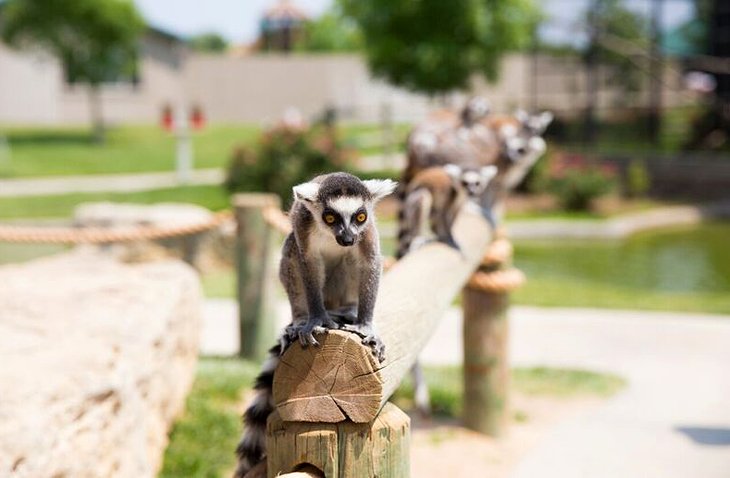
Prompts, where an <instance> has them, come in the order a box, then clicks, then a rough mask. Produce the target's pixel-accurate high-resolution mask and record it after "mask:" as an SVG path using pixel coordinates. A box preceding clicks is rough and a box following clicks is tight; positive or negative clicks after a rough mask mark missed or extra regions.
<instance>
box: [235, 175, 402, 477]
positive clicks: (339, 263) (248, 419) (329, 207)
mask: <svg viewBox="0 0 730 478" xmlns="http://www.w3.org/2000/svg"><path fill="white" fill-rule="evenodd" d="M395 187H396V183H395V182H394V181H391V180H388V179H386V180H366V181H361V180H360V179H358V178H356V177H355V176H352V175H350V174H347V173H332V174H326V175H322V176H318V177H316V178H314V179H312V180H311V181H310V182H307V183H304V184H300V185H298V186H295V187H294V190H293V192H294V204H293V205H292V207H291V210H290V213H289V217H290V219H291V221H292V233H291V234H289V236H288V237H287V238H286V241H285V242H284V248H283V251H282V258H281V263H280V268H279V278H280V279H281V282H282V284H283V285H284V289H285V290H286V293H287V296H288V297H289V303H290V304H291V311H292V321H291V323H290V324H289V325H288V326H287V327H286V329H285V330H284V333H283V334H282V336H281V339H280V342H279V344H278V345H276V346H275V347H273V348H272V349H271V350H270V356H269V359H268V360H267V361H266V363H265V364H264V366H263V368H262V371H261V373H260V374H259V376H258V378H257V379H256V383H255V385H254V389H255V390H256V397H255V398H254V400H253V402H252V403H251V405H250V406H249V407H248V409H247V410H246V411H245V413H244V415H243V421H244V424H245V426H244V431H243V436H242V437H241V441H240V443H239V444H238V447H237V449H236V453H237V454H238V457H239V462H238V468H237V470H236V473H235V477H236V478H242V477H243V476H244V475H245V474H246V473H247V472H248V471H249V470H250V469H251V468H253V467H254V466H255V465H257V464H258V463H259V462H261V461H263V460H264V458H265V455H266V450H265V432H266V419H267V418H268V416H269V414H270V413H271V412H272V411H273V409H274V404H273V398H272V396H271V389H272V384H273V376H274V370H275V369H276V366H277V364H278V362H279V356H280V355H281V353H283V352H284V350H285V349H286V347H287V346H288V345H289V344H290V343H291V342H293V341H295V340H299V341H300V343H301V344H302V345H303V346H310V345H314V346H316V345H319V343H318V342H317V340H316V339H315V337H314V334H318V333H323V332H326V330H327V329H343V330H347V331H350V332H354V333H356V334H358V335H359V336H360V337H361V338H362V342H363V343H364V344H366V345H368V346H370V347H371V348H372V350H373V354H374V355H375V356H376V357H377V358H378V360H379V361H381V362H382V361H383V360H384V359H385V348H384V346H383V343H382V342H381V341H380V339H379V338H378V337H377V335H376V334H375V331H374V330H373V309H374V307H375V299H376V295H377V292H378V284H379V282H380V275H381V272H382V260H381V255H380V240H379V238H378V231H377V229H376V227H375V215H374V206H375V203H376V202H377V201H379V200H380V199H382V198H383V197H385V196H387V195H388V194H390V193H391V192H392V191H393V190H394V189H395Z"/></svg>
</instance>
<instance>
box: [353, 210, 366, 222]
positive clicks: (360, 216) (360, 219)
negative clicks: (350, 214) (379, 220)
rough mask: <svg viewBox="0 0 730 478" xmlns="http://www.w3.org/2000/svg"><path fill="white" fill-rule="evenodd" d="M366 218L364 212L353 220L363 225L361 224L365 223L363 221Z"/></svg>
mask: <svg viewBox="0 0 730 478" xmlns="http://www.w3.org/2000/svg"><path fill="white" fill-rule="evenodd" d="M367 218H368V216H367V214H365V213H364V212H361V213H360V214H358V215H357V216H356V217H355V220H356V221H357V222H359V223H363V222H365V219H367Z"/></svg>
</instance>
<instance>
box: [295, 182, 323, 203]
mask: <svg viewBox="0 0 730 478" xmlns="http://www.w3.org/2000/svg"><path fill="white" fill-rule="evenodd" d="M292 191H294V199H296V200H298V201H307V202H314V201H315V199H317V193H318V192H319V183H302V184H299V185H297V186H294V187H293V188H292Z"/></svg>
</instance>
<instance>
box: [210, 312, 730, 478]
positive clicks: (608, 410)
mask: <svg viewBox="0 0 730 478" xmlns="http://www.w3.org/2000/svg"><path fill="white" fill-rule="evenodd" d="M279 319H280V321H285V320H286V306H285V304H283V305H282V307H281V309H280V317H279ZM511 319H512V335H511V344H510V350H511V354H510V355H511V359H512V362H513V363H514V364H516V365H522V366H525V365H548V366H556V367H571V368H584V369H590V370H598V371H605V372H612V373H615V374H618V375H620V376H622V377H624V378H625V379H626V380H627V381H628V386H627V388H626V389H625V390H624V391H623V392H621V393H619V394H618V395H616V396H615V397H613V398H611V399H609V400H607V401H606V402H605V403H604V404H602V405H601V406H599V407H596V408H591V409H590V410H589V411H587V412H585V413H583V414H581V415H579V416H575V417H572V418H569V419H567V421H564V422H562V423H559V424H558V425H557V426H556V427H555V428H554V429H553V430H551V431H550V432H549V434H548V435H547V436H546V437H544V438H543V439H542V440H541V442H540V443H539V444H538V445H537V446H536V448H535V449H533V450H532V452H530V453H529V454H528V455H527V456H526V458H525V459H524V460H523V461H522V462H521V464H520V465H519V466H518V468H517V469H516V471H515V473H514V475H513V476H514V477H515V478H534V477H541V478H542V477H548V478H550V477H560V478H573V477H587V478H602V477H606V478H608V477H610V478H619V477H620V478H633V477H637V478H639V477H641V478H645V477H657V478H695V477H697V478H728V477H730V317H722V316H711V315H700V314H677V313H669V312H643V311H642V312H636V311H617V310H594V309H557V308H556V309H543V308H534V307H513V309H512V312H511ZM205 324H206V326H205V332H204V340H203V349H204V351H207V352H209V353H216V354H229V353H234V352H235V350H237V343H236V342H237V339H236V338H235V305H234V304H233V302H232V301H209V302H208V303H207V305H206V320H205ZM460 336H461V317H460V314H459V311H458V310H457V309H452V310H451V311H450V312H449V313H448V315H447V316H446V317H445V318H444V320H443V321H442V323H441V324H440V326H439V329H438V330H437V332H436V334H435V335H434V338H433V339H432V340H431V343H429V345H428V346H427V347H426V349H425V351H424V353H423V359H424V362H426V363H431V364H455V363H459V362H460V359H461V338H460Z"/></svg>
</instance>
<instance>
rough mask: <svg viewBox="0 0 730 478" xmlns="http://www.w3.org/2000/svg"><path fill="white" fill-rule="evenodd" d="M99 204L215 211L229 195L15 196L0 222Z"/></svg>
mask: <svg viewBox="0 0 730 478" xmlns="http://www.w3.org/2000/svg"><path fill="white" fill-rule="evenodd" d="M97 201H112V202H127V203H141V204H152V203H158V202H185V203H192V204H198V205H200V206H203V207H206V208H208V209H210V210H213V211H218V210H221V209H226V208H228V207H229V205H230V199H229V196H228V193H227V192H225V191H224V190H223V188H221V187H220V186H182V187H177V188H169V189H155V190H151V191H139V192H131V193H74V194H61V195H50V196H28V197H12V198H0V220H4V219H5V220H6V219H17V218H41V217H42V218H52V217H71V216H72V215H73V210H74V208H75V207H76V206H77V205H78V204H81V203H84V202H97Z"/></svg>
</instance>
